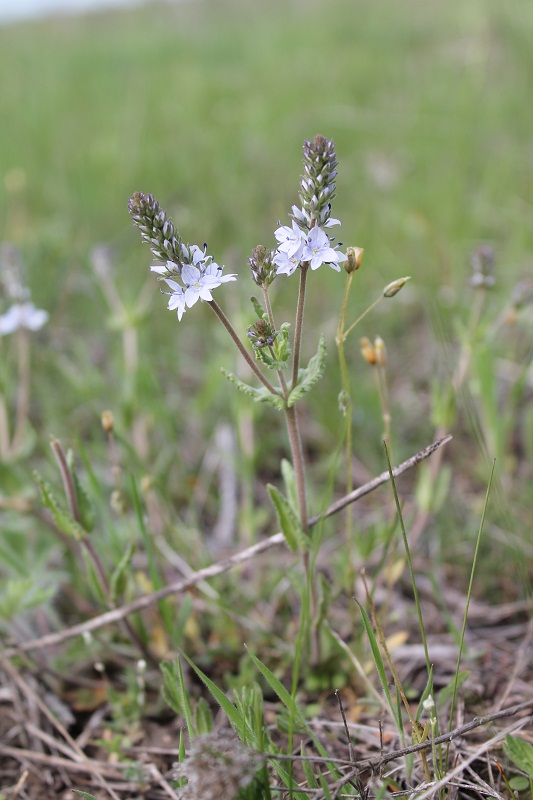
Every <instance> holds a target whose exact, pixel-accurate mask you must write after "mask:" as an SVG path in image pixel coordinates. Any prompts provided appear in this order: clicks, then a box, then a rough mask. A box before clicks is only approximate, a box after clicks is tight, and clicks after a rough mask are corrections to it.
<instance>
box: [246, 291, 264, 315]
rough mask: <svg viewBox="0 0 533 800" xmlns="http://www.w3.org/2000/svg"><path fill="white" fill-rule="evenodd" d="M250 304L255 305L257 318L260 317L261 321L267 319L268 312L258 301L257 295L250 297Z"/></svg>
mask: <svg viewBox="0 0 533 800" xmlns="http://www.w3.org/2000/svg"><path fill="white" fill-rule="evenodd" d="M250 302H251V304H252V305H253V307H254V311H255V313H256V314H257V316H258V317H259V319H267V314H266V311H265V309H264V308H263V306H262V305H261V303H260V302H259V300H258V299H257V297H255V295H252V296H251V297H250Z"/></svg>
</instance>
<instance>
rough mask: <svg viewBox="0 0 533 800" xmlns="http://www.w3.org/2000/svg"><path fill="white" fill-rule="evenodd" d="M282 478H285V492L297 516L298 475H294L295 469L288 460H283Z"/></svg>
mask: <svg viewBox="0 0 533 800" xmlns="http://www.w3.org/2000/svg"><path fill="white" fill-rule="evenodd" d="M281 476H282V478H283V483H284V484H285V492H286V494H287V500H288V501H289V504H290V507H291V508H292V510H293V511H294V513H295V514H297V513H298V491H297V489H296V475H295V473H294V467H293V465H292V463H291V462H290V461H287V459H286V458H282V459H281Z"/></svg>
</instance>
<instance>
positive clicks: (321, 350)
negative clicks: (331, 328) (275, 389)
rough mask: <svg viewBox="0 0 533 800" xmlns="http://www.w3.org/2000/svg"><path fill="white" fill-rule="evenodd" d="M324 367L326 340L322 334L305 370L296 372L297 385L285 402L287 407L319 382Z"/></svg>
mask: <svg viewBox="0 0 533 800" xmlns="http://www.w3.org/2000/svg"><path fill="white" fill-rule="evenodd" d="M325 366H326V339H325V338H324V334H321V336H320V341H319V343H318V350H317V351H316V353H315V355H314V356H313V357H312V358H311V360H310V361H309V364H308V365H307V367H306V368H305V369H300V370H299V371H298V383H297V384H296V386H295V387H294V389H293V390H292V392H291V393H290V395H289V399H288V401H287V405H288V406H289V407H290V406H293V405H294V404H295V403H296V402H298V400H301V399H302V397H303V396H304V395H306V394H307V392H309V391H310V390H311V389H312V388H313V386H314V385H315V383H317V381H319V380H320V378H321V377H322V375H323V374H324V369H325Z"/></svg>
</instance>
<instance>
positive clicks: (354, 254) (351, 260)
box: [344, 247, 365, 275]
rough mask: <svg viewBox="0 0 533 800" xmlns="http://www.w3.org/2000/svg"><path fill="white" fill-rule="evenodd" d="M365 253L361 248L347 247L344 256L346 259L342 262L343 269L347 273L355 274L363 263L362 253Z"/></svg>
mask: <svg viewBox="0 0 533 800" xmlns="http://www.w3.org/2000/svg"><path fill="white" fill-rule="evenodd" d="M364 252H365V251H364V250H363V248H362V247H347V248H346V256H347V259H346V261H345V262H344V269H345V270H346V272H347V273H348V275H349V274H350V273H351V272H355V271H356V270H357V269H359V267H360V266H361V264H362V261H363V253H364Z"/></svg>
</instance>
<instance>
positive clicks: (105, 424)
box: [101, 410, 115, 433]
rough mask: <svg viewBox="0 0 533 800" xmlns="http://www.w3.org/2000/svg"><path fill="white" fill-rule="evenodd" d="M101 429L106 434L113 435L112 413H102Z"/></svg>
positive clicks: (113, 422) (107, 411) (113, 421)
mask: <svg viewBox="0 0 533 800" xmlns="http://www.w3.org/2000/svg"><path fill="white" fill-rule="evenodd" d="M101 422H102V428H103V429H104V431H105V432H106V433H113V429H114V427H115V420H114V418H113V412H112V411H109V410H106V411H102V416H101Z"/></svg>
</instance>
